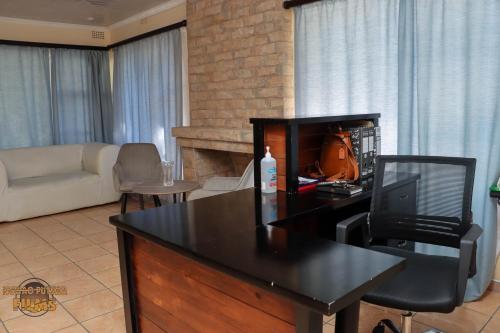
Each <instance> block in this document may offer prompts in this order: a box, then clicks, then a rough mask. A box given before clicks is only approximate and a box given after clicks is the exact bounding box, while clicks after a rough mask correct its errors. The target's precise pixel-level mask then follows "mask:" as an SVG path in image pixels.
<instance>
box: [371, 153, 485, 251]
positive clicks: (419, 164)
mask: <svg viewBox="0 0 500 333" xmlns="http://www.w3.org/2000/svg"><path fill="white" fill-rule="evenodd" d="M475 166H476V160H475V159H473V158H457V157H437V156H436V157H435V156H378V157H377V160H376V172H375V179H374V182H373V195H372V202H371V209H370V235H371V237H372V238H373V239H402V240H410V241H417V242H422V243H429V244H436V245H442V246H449V247H455V248H458V247H460V238H461V237H462V236H463V235H464V234H465V233H466V232H467V231H468V230H469V228H470V225H471V223H472V212H471V204H472V189H473V186H474V172H475Z"/></svg>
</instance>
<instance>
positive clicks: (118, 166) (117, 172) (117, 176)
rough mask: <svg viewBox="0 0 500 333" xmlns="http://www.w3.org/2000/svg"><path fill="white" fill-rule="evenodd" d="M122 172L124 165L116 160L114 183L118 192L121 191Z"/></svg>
mask: <svg viewBox="0 0 500 333" xmlns="http://www.w3.org/2000/svg"><path fill="white" fill-rule="evenodd" d="M121 174H122V166H121V164H120V162H116V163H115V165H114V166H113V185H114V187H115V191H116V192H120V184H121V179H122V178H121Z"/></svg>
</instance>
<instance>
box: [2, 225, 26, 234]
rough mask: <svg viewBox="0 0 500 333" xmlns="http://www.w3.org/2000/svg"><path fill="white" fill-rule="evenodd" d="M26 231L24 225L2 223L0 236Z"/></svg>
mask: <svg viewBox="0 0 500 333" xmlns="http://www.w3.org/2000/svg"><path fill="white" fill-rule="evenodd" d="M24 230H26V227H25V226H24V225H23V224H22V223H18V222H2V223H0V235H6V234H10V233H13V232H19V231H24Z"/></svg>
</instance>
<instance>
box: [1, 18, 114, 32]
mask: <svg viewBox="0 0 500 333" xmlns="http://www.w3.org/2000/svg"><path fill="white" fill-rule="evenodd" d="M3 22H5V23H18V24H29V25H38V26H46V27H59V28H62V27H67V28H74V29H84V30H103V31H109V27H106V26H98V25H86V24H74V23H62V22H50V21H40V20H30V19H22V18H15V17H7V16H0V23H3Z"/></svg>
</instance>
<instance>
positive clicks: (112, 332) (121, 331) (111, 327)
mask: <svg viewBox="0 0 500 333" xmlns="http://www.w3.org/2000/svg"><path fill="white" fill-rule="evenodd" d="M82 325H83V326H85V328H86V329H87V330H88V331H89V332H90V333H101V332H108V333H125V315H124V312H123V308H121V309H118V310H116V311H113V312H110V313H108V314H105V315H102V316H99V317H96V318H93V319H91V320H88V321H85V322H83V323H82Z"/></svg>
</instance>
